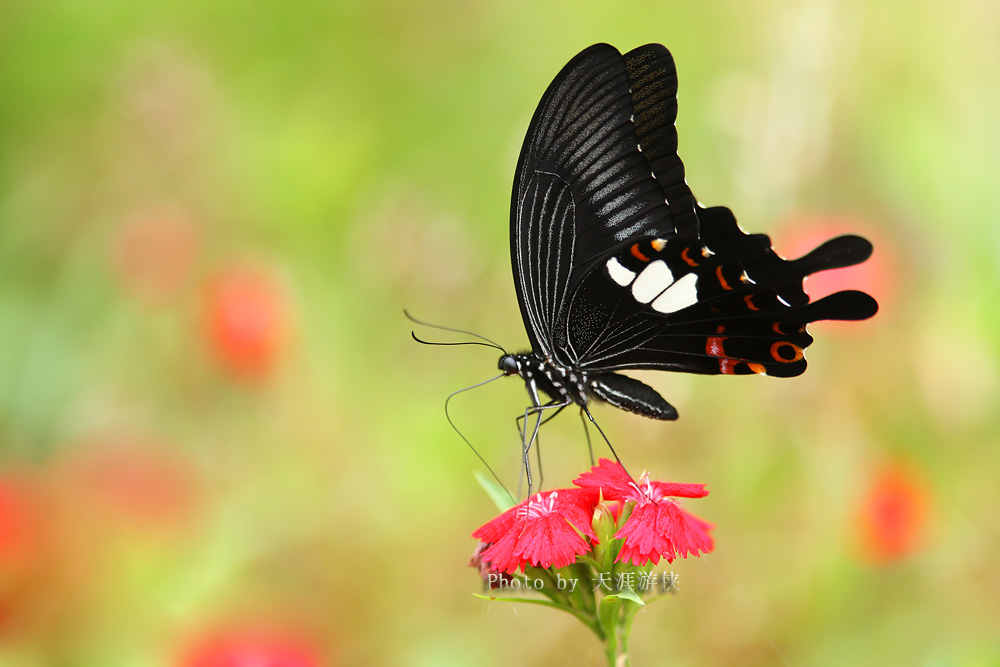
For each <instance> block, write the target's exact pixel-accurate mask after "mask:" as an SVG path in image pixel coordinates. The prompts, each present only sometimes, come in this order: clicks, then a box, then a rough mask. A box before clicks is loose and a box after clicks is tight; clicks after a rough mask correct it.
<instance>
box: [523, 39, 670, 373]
mask: <svg viewBox="0 0 1000 667" xmlns="http://www.w3.org/2000/svg"><path fill="white" fill-rule="evenodd" d="M671 69H672V66H671ZM675 78H676V77H675ZM657 80H659V79H658V78H656V77H654V78H653V79H652V80H651V81H650V82H649V83H648V84H646V85H647V86H649V87H652V86H653V85H654V84H655V81H657ZM629 89H630V79H629V70H628V68H627V66H626V62H625V58H624V57H623V56H622V55H621V54H620V53H619V52H618V51H617V50H616V49H615V48H614V47H611V46H608V45H606V44H598V45H596V46H593V47H591V48H589V49H587V50H586V51H584V52H582V53H580V54H579V55H578V56H577V57H576V58H574V59H573V60H572V61H570V63H569V64H568V65H566V67H564V68H563V70H562V71H561V72H560V73H559V74H558V75H557V76H556V78H555V80H554V81H553V82H552V84H551V85H550V86H549V88H548V89H547V90H546V92H545V94H544V96H543V97H542V101H541V103H540V104H539V106H538V109H537V110H536V111H535V115H534V117H533V118H532V121H531V125H530V126H529V129H528V134H527V136H526V137H525V140H524V144H523V146H522V148H521V156H520V159H519V161H518V168H517V173H516V175H515V178H514V194H513V197H512V201H511V256H512V259H513V264H514V277H515V286H516V289H517V294H518V300H519V302H520V305H521V313H522V316H523V317H524V320H525V324H526V327H527V329H528V334H529V337H530V338H531V342H532V348H533V349H535V350H539V351H545V352H546V353H548V352H552V353H554V354H555V355H556V356H559V354H560V351H561V350H562V348H563V346H564V345H565V344H566V341H565V335H564V329H565V328H564V326H558V325H559V324H563V323H564V318H563V316H564V314H565V306H566V303H565V301H564V300H562V299H560V298H559V295H562V294H567V293H568V290H569V289H571V288H572V287H573V286H574V285H575V284H576V283H578V282H579V280H580V279H581V278H582V277H583V275H585V273H586V272H587V270H588V268H589V266H590V265H591V264H593V263H594V262H595V261H597V260H599V259H600V258H601V257H602V256H603V255H604V254H606V253H607V251H608V248H609V247H610V246H612V245H615V244H617V241H615V239H617V240H618V241H621V240H625V239H628V238H632V237H634V236H638V235H666V234H673V233H674V223H673V219H672V216H671V211H670V207H669V206H668V204H667V202H666V199H665V197H664V193H663V190H662V187H661V185H660V184H659V183H658V182H657V180H656V178H655V177H654V175H653V173H652V170H651V168H650V164H649V162H648V161H647V159H646V157H644V155H643V153H642V151H640V149H639V140H638V137H637V134H636V130H635V127H634V126H633V124H632V116H633V107H632V97H631V96H630V93H629ZM650 89H652V88H650ZM671 94H673V93H671ZM670 127H671V128H672V127H673V126H672V124H671V125H670ZM655 132H656V135H657V137H662V135H663V132H664V129H663V128H655ZM657 141H658V142H660V144H663V143H664V142H666V143H665V144H664V145H669V143H670V142H669V140H664V139H662V138H660V139H658V140H657ZM673 143H674V144H676V138H675V139H674V141H673ZM660 144H658V145H660ZM668 162H669V161H668ZM682 181H683V175H682ZM567 194H568V195H570V196H571V202H572V206H569V207H563V208H559V209H558V210H557V209H556V207H555V205H554V204H553V203H552V198H559V197H564V196H566V195H567ZM553 211H556V212H557V215H556V216H553ZM567 234H569V236H570V238H567ZM560 308H562V309H563V310H560Z"/></svg>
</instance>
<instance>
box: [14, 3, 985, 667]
mask: <svg viewBox="0 0 1000 667" xmlns="http://www.w3.org/2000/svg"><path fill="white" fill-rule="evenodd" d="M997 35H1000V11H998V5H997V4H996V3H993V2H989V1H988V0H982V1H980V2H977V1H975V0H968V1H965V2H957V3H945V2H917V3H908V2H874V3H871V2H865V1H863V0H844V1H839V2H838V1H834V0H809V1H807V2H803V3H784V2H755V3H743V2H735V1H726V2H715V3H697V4H696V3H688V4H685V5H683V6H681V5H680V4H679V3H666V2H648V3H619V4H614V3H607V2H600V3H598V2H591V1H586V2H579V3H574V5H573V6H572V8H570V5H569V4H556V3H550V2H545V1H541V2H539V1H537V0H536V1H532V2H526V1H524V0H509V1H508V2H504V3H492V4H482V3H475V2H472V3H460V2H444V1H437V2H418V3H411V2H388V1H383V2H367V3H361V2H355V3H351V2H336V1H333V2H330V1H320V0H312V1H303V2H294V3H281V2H262V1H253V2H245V1H244V2H234V1H232V0H199V1H198V2H190V1H187V0H180V1H178V2H174V3H123V2H112V1H107V0H75V1H74V0H34V1H30V2H29V1H25V0H22V1H19V0H13V1H10V0H8V1H7V2H3V3H0V666H4V667H6V666H18V667H19V666H21V665H26V666H27V665H73V666H75V665H88V666H89V665H97V666H108V665H112V666H117V665H135V666H147V665H154V666H155V665H182V666H185V667H191V666H195V667H206V666H219V665H230V666H231V665H235V666H237V667H249V666H250V665H268V666H272V665H273V666H275V667H276V666H278V665H282V666H285V667H300V666H306V667H308V666H311V665H320V664H322V665H327V664H334V665H335V664H345V665H353V664H368V665H471V664H477V665H502V664H538V665H548V664H566V665H568V664H600V660H601V655H600V652H599V647H598V645H597V643H596V641H594V640H593V639H592V637H590V636H589V635H588V632H587V631H586V630H585V629H584V628H583V627H582V626H581V625H580V624H578V623H577V622H576V621H575V620H574V619H572V618H570V617H568V616H567V617H562V616H560V615H557V614H555V612H552V611H550V610H546V609H540V608H534V607H530V606H528V605H517V606H513V605H508V604H499V603H497V604H492V605H491V604H484V603H483V602H482V601H481V600H478V599H476V598H474V597H473V596H472V593H474V592H477V591H478V590H479V585H480V584H479V580H478V578H477V576H476V573H475V572H474V571H473V570H472V569H470V568H468V567H467V566H466V561H467V558H468V556H469V555H470V554H471V552H472V550H473V547H474V546H475V543H474V541H473V540H472V539H471V538H470V537H469V533H470V532H471V531H472V530H473V529H474V528H476V527H477V526H479V525H480V524H481V523H484V522H485V521H486V520H488V519H489V518H491V517H492V516H493V514H494V508H493V506H492V505H491V503H490V502H489V500H488V499H487V497H486V496H485V494H484V493H483V492H482V490H481V489H480V488H479V487H478V485H477V484H476V482H475V480H474V478H473V472H474V471H476V470H480V469H481V467H480V465H479V464H478V462H477V460H476V459H475V458H474V457H473V455H472V454H471V453H470V452H469V451H468V449H467V448H466V447H465V445H464V444H462V442H461V441H460V440H459V439H458V437H457V436H456V435H455V434H454V432H453V431H451V429H450V428H449V427H448V425H447V423H446V421H445V418H444V414H443V412H442V403H443V400H444V397H445V396H446V395H447V394H448V393H449V392H451V391H454V390H456V389H459V388H461V387H465V386H468V385H470V384H473V383H475V382H478V381H481V380H484V379H486V378H488V377H491V376H492V375H493V374H495V373H496V370H495V368H496V366H495V364H496V355H495V354H494V353H492V352H491V351H488V350H485V349H483V348H474V347H470V348H426V347H421V346H418V345H416V344H415V343H414V342H413V341H412V340H410V337H409V335H410V329H411V324H410V323H409V322H407V321H406V320H405V319H404V318H403V315H402V309H403V308H404V307H406V308H409V309H410V310H411V311H412V312H414V313H415V314H416V315H418V316H420V317H423V318H426V319H428V320H431V321H435V322H440V323H443V324H448V325H451V326H457V327H462V328H468V329H472V330H474V331H477V332H480V333H483V334H485V335H487V336H490V337H491V338H494V339H497V340H498V341H500V342H501V343H503V344H504V345H505V346H506V347H508V349H519V348H522V347H523V346H524V345H525V343H526V338H525V335H524V332H523V329H522V326H521V323H520V318H519V317H518V309H517V304H516V301H515V297H514V291H513V289H512V282H511V277H510V268H509V257H508V240H507V233H508V220H507V216H508V206H509V204H508V202H509V196H510V185H511V181H512V177H513V171H514V165H515V161H516V157H517V152H518V150H519V147H520V143H521V140H522V138H523V135H524V131H525V129H526V127H527V123H528V120H529V119H530V116H531V113H532V111H533V110H534V107H535V104H536V103H537V102H538V99H539V97H540V96H541V93H542V91H543V90H544V88H545V86H546V85H547V84H548V82H549V81H550V80H551V79H552V77H553V76H554V75H555V74H556V72H557V71H558V70H559V68H560V67H562V65H563V64H565V62H566V61H568V60H569V59H570V58H571V57H572V56H573V55H574V54H575V53H577V52H578V51H579V50H581V49H583V48H584V47H586V46H588V45H590V44H592V43H595V42H599V41H606V42H610V43H611V44H614V45H615V46H617V47H619V48H620V49H622V50H626V49H630V48H633V47H635V46H638V45H640V44H643V43H646V42H661V43H663V44H665V45H667V47H668V48H669V49H671V51H672V52H673V54H674V57H675V59H676V61H677V65H678V70H679V75H680V98H681V99H680V115H679V121H678V127H679V132H680V147H681V156H682V158H683V159H684V160H685V163H686V165H687V174H688V181H689V183H690V184H691V186H692V188H693V189H694V191H695V193H696V194H697V195H698V196H699V198H700V200H701V201H702V202H704V203H705V204H706V205H718V204H724V205H727V206H729V207H731V208H732V209H733V210H734V211H735V212H736V214H737V217H738V218H739V219H740V221H741V223H742V225H743V227H744V228H745V229H747V230H753V231H765V232H767V233H769V234H771V235H772V238H774V239H775V246H776V247H777V249H778V250H779V251H780V252H785V253H787V254H794V253H796V252H800V251H804V250H805V249H807V246H809V245H810V244H815V243H818V242H820V241H822V240H823V239H824V238H825V237H827V236H831V235H834V234H836V233H840V232H842V231H848V230H850V231H855V232H859V233H862V234H865V235H867V236H869V237H870V238H871V239H872V240H873V241H874V242H875V244H876V252H875V256H874V257H873V259H872V260H871V261H870V262H869V263H868V264H866V265H865V266H864V267H860V268H858V269H855V270H848V271H841V272H837V274H836V275H826V276H823V277H822V278H818V279H817V280H815V281H811V282H810V283H809V284H808V285H807V287H808V288H809V290H810V292H814V290H815V291H816V292H818V291H821V290H824V289H826V290H831V289H837V288H845V287H860V288H864V289H867V290H869V291H871V292H872V293H873V294H875V296H876V297H878V298H879V300H880V302H881V305H882V310H881V312H880V313H879V315H878V316H877V317H876V318H875V319H874V320H871V321H868V322H863V323H852V324H846V325H838V324H830V323H820V324H817V325H814V326H813V327H812V329H811V330H812V332H813V333H814V335H815V336H816V339H817V341H816V343H815V344H814V345H813V347H811V348H810V349H809V358H810V368H809V371H808V372H807V373H806V374H805V375H803V376H802V377H800V378H797V379H793V380H776V379H770V378H759V377H751V378H728V377H726V378H723V377H688V376H681V375H667V374H649V373H647V374H642V377H643V378H644V379H645V380H646V381H648V382H650V383H651V384H653V385H654V386H655V387H656V388H657V389H658V390H660V392H661V393H662V394H663V395H664V396H665V397H666V398H667V399H668V400H669V401H671V402H672V403H673V404H674V405H676V406H677V408H678V409H679V411H680V413H681V418H680V420H679V421H678V422H676V423H673V424H670V423H667V424H665V423H654V422H651V421H647V420H643V419H641V418H639V417H636V416H634V415H628V414H625V413H620V412H618V411H615V410H612V409H609V408H598V409H597V415H596V416H597V418H598V419H599V420H600V421H601V423H602V425H603V427H604V428H605V430H606V431H607V432H608V434H609V436H610V437H611V438H612V441H613V442H615V443H616V446H617V448H618V451H619V452H620V453H621V454H622V455H623V457H624V459H625V461H626V462H627V463H628V464H629V465H630V466H631V467H633V468H635V469H648V470H650V471H652V473H653V475H654V477H660V478H666V479H672V480H676V481H682V482H697V483H705V484H707V485H708V487H709V489H710V490H711V495H710V496H709V497H707V498H705V499H704V500H698V501H692V502H691V503H690V504H689V509H691V510H692V511H694V512H696V513H697V514H699V515H700V516H703V517H705V518H706V519H708V520H710V521H712V522H714V523H715V524H716V525H717V529H716V531H715V535H716V538H717V547H716V551H715V552H714V553H713V554H711V555H708V556H706V557H702V558H698V559H689V560H687V561H678V562H675V563H674V564H672V565H670V566H668V567H667V568H666V569H667V570H669V569H673V570H674V571H675V572H677V573H679V575H680V576H679V586H680V593H679V595H677V596H676V597H674V598H671V599H669V600H666V601H661V602H658V603H656V604H654V605H651V606H650V607H648V608H647V609H645V610H644V611H643V612H642V613H641V614H640V616H639V617H638V621H637V623H636V630H635V634H634V637H633V646H634V651H635V664H638V665H666V664H670V665H730V664H742V665H770V664H789V665H843V664H912V665H934V666H937V665H993V664H998V663H1000V574H998V572H997V568H996V557H995V554H996V553H997V552H998V551H1000V522H998V521H997V519H996V505H997V502H998V500H1000V494H998V492H997V478H998V472H997V471H998V470H1000V442H998V441H1000V428H998V427H1000V410H998V409H997V408H998V400H997V397H998V384H1000V376H998V373H1000V363H998V355H1000V316H998V314H997V313H998V310H997V307H996V298H997V295H998V286H1000V279H998V278H1000V276H998V268H997V267H998V266H1000V231H998V230H1000V224H998V222H1000V197H998V196H997V192H996V190H997V188H996V179H997V159H998V158H997V156H998V155H1000V123H998V122H997V120H998V119H1000V49H998V48H997V43H996V39H997ZM815 295H816V293H815V292H814V296H815ZM423 333H424V335H425V336H427V337H431V338H435V337H436V336H435V334H434V333H433V332H423ZM525 401H526V395H525V394H524V391H523V389H522V386H521V383H520V382H519V381H516V380H507V381H506V382H497V383H494V384H492V385H490V386H489V387H486V388H483V389H480V390H478V391H475V392H470V393H468V394H464V395H463V396H462V397H461V398H459V399H456V401H455V403H454V404H453V408H454V412H453V414H454V417H455V419H456V421H457V422H458V424H459V425H460V426H461V427H462V428H463V430H464V432H465V433H466V435H467V436H468V437H469V438H470V440H471V441H472V442H473V443H475V444H476V446H477V448H478V449H479V450H480V452H481V453H482V454H483V455H484V456H485V457H486V458H487V459H488V460H489V461H490V462H491V463H492V464H493V465H494V466H495V467H496V468H497V470H498V471H499V472H500V473H501V475H503V476H504V477H505V479H506V480H507V481H509V482H511V483H514V480H515V479H516V473H517V470H518V465H519V464H518V448H519V440H518V437H517V434H516V432H515V430H514V424H513V417H514V416H515V415H516V414H518V413H519V411H520V410H523V407H524V405H525ZM583 442H584V441H583V434H582V429H581V427H580V425H579V421H578V419H577V418H576V417H575V416H574V415H572V414H567V415H565V416H563V417H560V418H559V419H557V420H556V421H554V422H553V423H552V424H550V425H548V426H547V427H546V429H545V431H544V434H543V443H542V444H543V452H544V456H545V464H546V470H545V473H546V483H547V484H548V485H554V486H563V485H566V484H567V483H568V481H569V480H570V479H571V478H572V477H573V476H575V475H576V474H577V473H579V472H581V471H582V470H583V469H584V468H585V466H586V464H587V458H586V450H585V446H584V444H583ZM227 660H228V662H227Z"/></svg>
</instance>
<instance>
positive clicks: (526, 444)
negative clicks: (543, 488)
mask: <svg viewBox="0 0 1000 667" xmlns="http://www.w3.org/2000/svg"><path fill="white" fill-rule="evenodd" d="M572 402H573V401H571V400H566V401H560V402H556V401H550V402H548V403H545V404H544V405H538V404H536V405H531V406H528V407H527V408H526V409H525V411H524V414H523V415H520V416H518V417H517V418H516V419H515V421H516V422H517V425H518V433H519V434H520V436H521V445H522V450H521V462H522V464H523V465H524V473H525V476H526V478H527V480H528V495H529V496H530V495H531V492H532V490H533V488H534V486H533V484H532V479H531V462H530V459H529V458H528V454H529V452H530V451H531V445H532V444H534V443H536V442H537V441H538V431H539V429H540V428H541V427H542V424H544V423H545V422H547V421H549V420H550V419H552V418H553V417H555V416H556V415H557V414H559V413H560V412H562V410H563V409H564V408H566V406H568V405H569V404H570V403H572ZM546 410H555V412H554V413H552V414H551V415H548V416H547V417H546V416H544V412H545V411H546ZM529 417H535V418H536V419H535V426H534V428H533V429H532V432H531V437H530V438H528V437H527V436H528V429H527V424H528V418H529ZM522 420H523V424H524V428H523V429H522V428H521V425H522ZM536 451H537V445H536ZM541 469H542V460H541V456H540V455H539V458H538V470H539V474H541ZM540 483H541V481H539V484H540ZM518 495H520V493H519V494H518Z"/></svg>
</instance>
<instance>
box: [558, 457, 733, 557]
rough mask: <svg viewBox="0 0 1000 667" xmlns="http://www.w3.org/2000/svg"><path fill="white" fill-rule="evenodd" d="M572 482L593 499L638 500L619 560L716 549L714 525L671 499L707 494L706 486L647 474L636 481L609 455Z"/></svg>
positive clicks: (621, 535)
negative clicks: (608, 457)
mask: <svg viewBox="0 0 1000 667" xmlns="http://www.w3.org/2000/svg"><path fill="white" fill-rule="evenodd" d="M573 483H574V484H576V485H577V486H579V487H580V488H581V489H583V490H584V491H585V492H587V493H588V494H589V495H590V497H591V498H593V497H594V496H595V495H598V494H599V495H600V497H603V498H604V499H606V500H612V501H620V502H633V503H635V508H634V509H633V510H632V513H631V514H630V515H629V517H628V519H626V521H625V524H624V525H623V526H622V527H621V528H620V529H619V530H618V532H617V533H615V536H614V538H615V539H618V540H623V541H624V542H623V544H622V548H621V550H620V551H619V552H618V557H617V558H615V562H616V563H621V562H628V563H631V564H632V565H639V566H641V565H645V564H646V563H648V562H652V563H653V564H656V563H659V562H660V558H661V557H662V558H666V560H667V562H668V563H669V562H672V561H673V560H674V558H676V557H677V556H681V557H682V558H687V557H688V555H689V554H692V555H695V556H698V555H700V554H702V553H708V552H710V551H712V549H713V548H714V547H715V541H714V540H713V539H712V536H711V535H710V534H709V531H711V530H712V529H713V528H714V526H713V525H712V524H710V523H708V522H707V521H704V520H703V519H700V518H698V517H696V516H695V515H693V514H691V513H689V512H687V511H685V510H684V509H683V508H681V506H680V505H679V504H678V503H677V502H675V501H673V500H670V497H671V496H672V497H683V498H702V497H704V496H707V495H708V491H706V490H705V485H704V484H678V483H674V482H658V481H651V480H650V479H649V475H648V474H644V475H643V476H642V477H641V478H640V479H639V482H638V484H637V483H636V482H634V481H632V478H631V477H629V475H628V473H626V472H625V469H624V468H622V466H621V464H620V463H615V462H613V461H610V460H609V459H601V460H600V461H599V462H598V465H596V466H594V467H593V468H591V469H590V471H589V472H585V473H583V474H582V475H580V476H579V477H578V478H576V479H575V480H573Z"/></svg>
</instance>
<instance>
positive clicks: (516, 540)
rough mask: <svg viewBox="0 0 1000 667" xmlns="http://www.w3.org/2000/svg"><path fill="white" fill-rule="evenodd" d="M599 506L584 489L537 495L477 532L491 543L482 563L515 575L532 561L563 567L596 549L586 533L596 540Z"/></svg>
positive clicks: (543, 564) (541, 565)
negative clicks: (595, 508) (594, 521)
mask: <svg viewBox="0 0 1000 667" xmlns="http://www.w3.org/2000/svg"><path fill="white" fill-rule="evenodd" d="M592 517H593V504H592V503H591V502H590V498H589V495H588V493H587V492H585V491H583V490H581V489H557V490H555V491H546V492H543V493H537V494H535V495H533V496H531V497H530V498H528V499H527V500H525V501H524V502H522V503H519V504H517V505H515V506H514V507H512V508H510V509H509V510H507V511H506V512H504V513H503V514H501V515H500V516H498V517H496V518H495V519H493V520H492V521H490V522H488V523H486V524H484V525H483V526H480V527H479V528H478V529H477V530H476V531H475V532H473V534H472V536H473V537H476V538H478V539H480V540H482V541H483V542H489V543H490V546H489V547H488V548H487V549H485V550H484V551H483V552H482V561H483V562H486V563H489V566H490V569H492V570H494V571H497V572H507V573H513V572H515V571H516V570H518V569H523V568H524V567H525V566H526V565H535V566H539V567H563V566H566V565H569V564H570V563H572V562H574V561H575V560H576V556H578V555H579V554H584V553H587V552H588V551H590V544H589V543H588V542H587V541H586V540H585V539H583V537H581V535H580V533H583V534H584V535H586V536H588V537H590V538H592V539H595V538H596V536H595V535H594V531H593V528H592V527H591V519H592Z"/></svg>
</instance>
